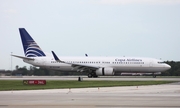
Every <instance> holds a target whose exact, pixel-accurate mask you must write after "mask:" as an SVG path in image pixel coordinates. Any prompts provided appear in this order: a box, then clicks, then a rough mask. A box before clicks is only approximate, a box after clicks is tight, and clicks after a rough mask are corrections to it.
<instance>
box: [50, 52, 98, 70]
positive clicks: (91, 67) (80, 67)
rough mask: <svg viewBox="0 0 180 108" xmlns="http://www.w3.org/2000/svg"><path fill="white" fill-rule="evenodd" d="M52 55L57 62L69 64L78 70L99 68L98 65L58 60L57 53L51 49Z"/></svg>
mask: <svg viewBox="0 0 180 108" xmlns="http://www.w3.org/2000/svg"><path fill="white" fill-rule="evenodd" d="M52 54H53V57H54V59H55V60H56V61H57V62H61V63H65V64H70V65H71V66H72V67H74V68H77V69H79V70H83V71H85V70H96V69H98V68H100V67H99V66H92V65H84V64H77V63H68V62H65V61H62V60H60V59H59V58H58V57H57V55H56V54H55V53H54V52H53V51H52Z"/></svg>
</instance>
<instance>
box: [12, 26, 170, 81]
mask: <svg viewBox="0 0 180 108" xmlns="http://www.w3.org/2000/svg"><path fill="white" fill-rule="evenodd" d="M19 32H20V36H21V40H22V45H23V49H24V54H25V57H24V56H18V55H12V56H15V57H18V58H21V59H23V61H24V62H26V63H29V64H32V65H34V66H37V67H43V68H48V69H53V70H60V71H75V72H87V73H88V77H89V78H91V77H97V76H106V75H107V76H111V75H114V74H115V72H130V73H132V72H135V73H137V72H138V73H156V72H163V71H166V70H168V69H170V68H171V67H170V66H169V65H168V64H165V63H164V62H163V61H161V60H158V59H154V58H142V57H58V56H57V55H56V54H55V53H54V52H53V51H52V55H53V56H47V55H46V54H45V53H44V52H43V51H42V50H41V48H40V47H39V45H38V44H37V43H36V42H35V41H34V40H33V38H32V37H31V36H30V35H29V33H28V32H27V31H26V30H25V29H24V28H19ZM153 77H156V76H155V74H153Z"/></svg>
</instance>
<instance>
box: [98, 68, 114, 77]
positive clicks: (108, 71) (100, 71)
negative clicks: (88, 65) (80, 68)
mask: <svg viewBox="0 0 180 108" xmlns="http://www.w3.org/2000/svg"><path fill="white" fill-rule="evenodd" d="M96 75H97V76H111V75H114V69H113V68H99V69H97V70H96Z"/></svg>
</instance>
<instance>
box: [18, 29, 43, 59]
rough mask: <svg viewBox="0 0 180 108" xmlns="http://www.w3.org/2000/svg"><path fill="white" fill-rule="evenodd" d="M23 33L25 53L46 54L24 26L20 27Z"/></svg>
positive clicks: (26, 54) (33, 54)
mask: <svg viewBox="0 0 180 108" xmlns="http://www.w3.org/2000/svg"><path fill="white" fill-rule="evenodd" d="M19 32H20V35H21V40H22V45H23V49H24V54H25V56H26V57H42V56H46V55H45V54H44V52H43V51H42V50H41V48H40V47H39V45H38V44H37V43H36V42H35V41H34V40H33V38H32V37H31V36H30V35H29V33H28V32H27V31H26V30H25V29H24V28H19Z"/></svg>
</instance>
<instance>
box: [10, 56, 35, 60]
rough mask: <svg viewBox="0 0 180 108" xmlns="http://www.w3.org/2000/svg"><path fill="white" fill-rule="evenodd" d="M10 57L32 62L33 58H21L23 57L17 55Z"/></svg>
mask: <svg viewBox="0 0 180 108" xmlns="http://www.w3.org/2000/svg"><path fill="white" fill-rule="evenodd" d="M11 56H14V57H17V58H21V59H23V60H34V59H33V58H29V57H23V56H18V55H11Z"/></svg>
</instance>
